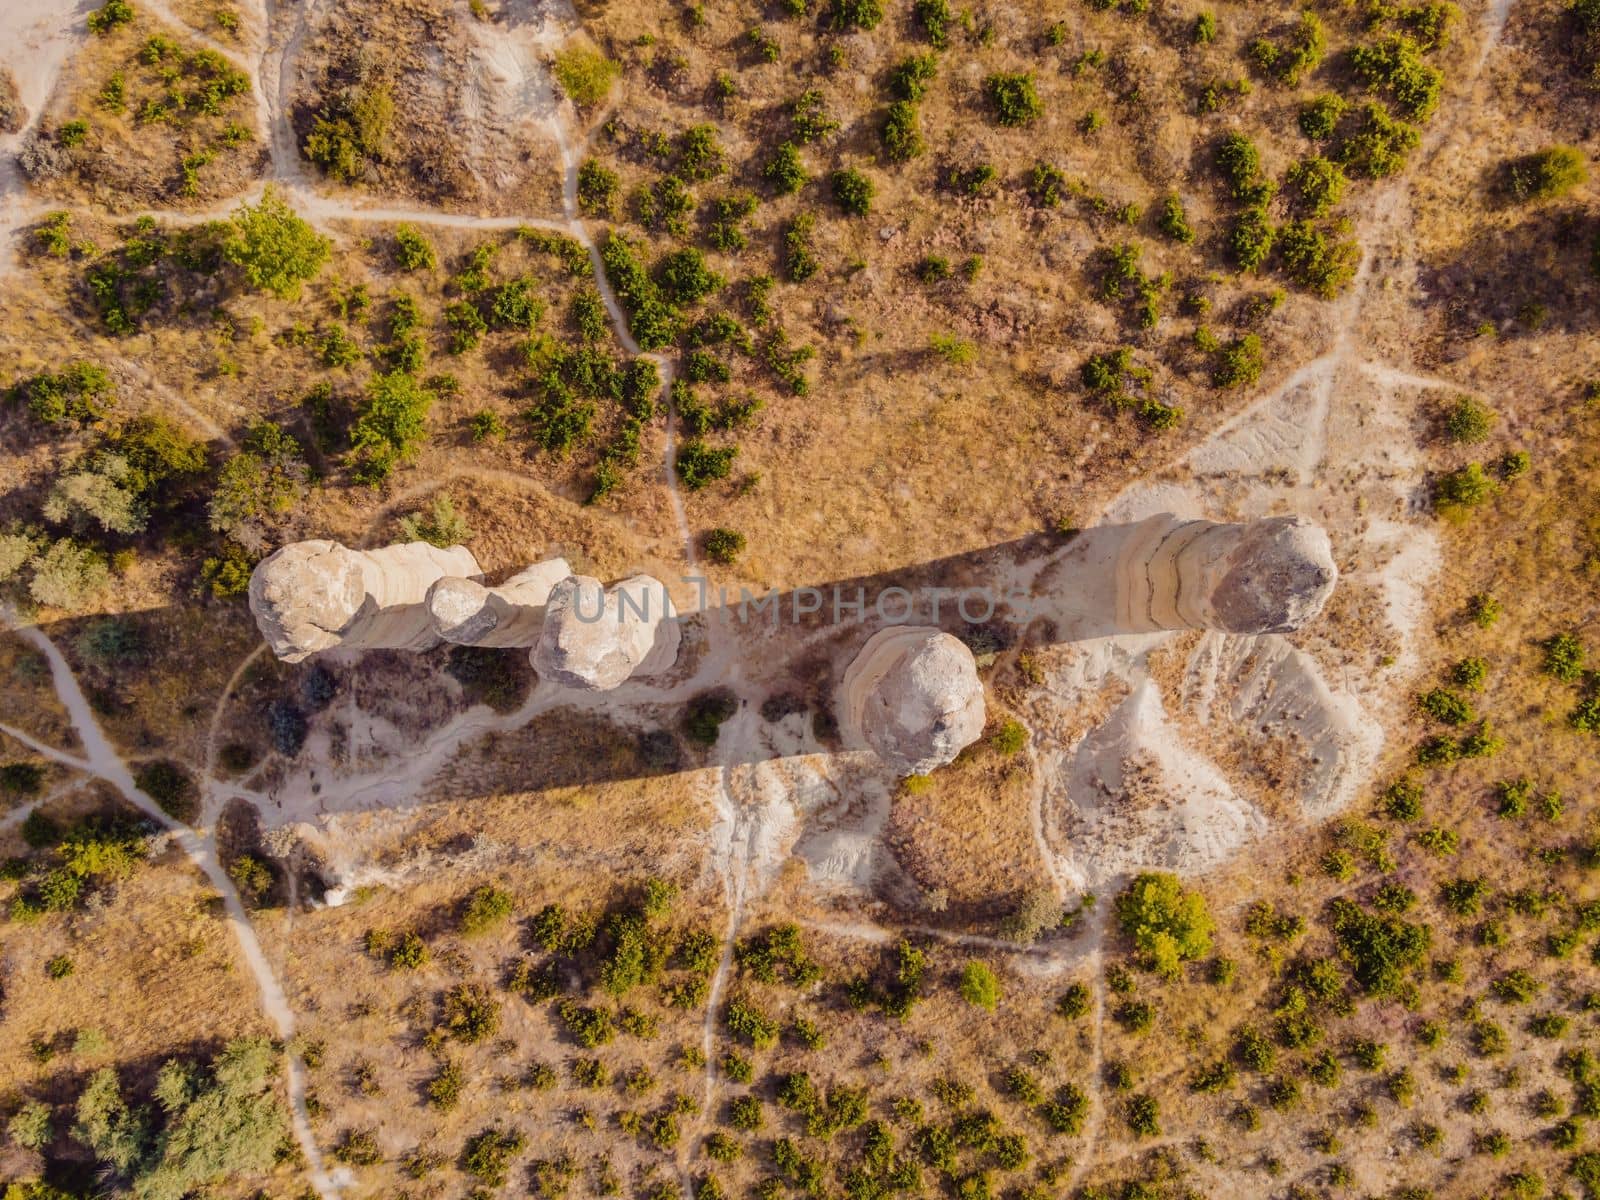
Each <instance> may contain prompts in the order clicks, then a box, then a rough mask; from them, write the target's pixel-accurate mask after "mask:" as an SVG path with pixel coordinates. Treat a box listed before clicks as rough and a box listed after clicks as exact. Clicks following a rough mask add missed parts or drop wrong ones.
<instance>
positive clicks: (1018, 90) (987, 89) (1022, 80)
mask: <svg viewBox="0 0 1600 1200" xmlns="http://www.w3.org/2000/svg"><path fill="white" fill-rule="evenodd" d="M983 93H984V95H985V96H986V97H987V98H988V100H989V105H990V107H991V108H992V109H993V111H994V116H995V119H996V120H997V121H999V122H1000V124H1002V125H1007V126H1013V127H1015V126H1021V125H1030V124H1032V123H1033V122H1034V121H1037V120H1038V119H1039V118H1040V117H1041V116H1043V115H1044V102H1043V101H1042V100H1040V99H1039V93H1038V91H1037V90H1036V89H1035V88H1034V85H1033V75H1032V73H1031V72H1027V73H1008V72H1004V71H997V72H996V73H994V74H993V75H990V76H988V78H986V79H985V80H984V81H983Z"/></svg>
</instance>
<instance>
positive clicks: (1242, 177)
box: [1217, 132, 1261, 200]
mask: <svg viewBox="0 0 1600 1200" xmlns="http://www.w3.org/2000/svg"><path fill="white" fill-rule="evenodd" d="M1217 169H1218V170H1219V171H1221V172H1222V177H1223V178H1224V179H1225V180H1227V182H1228V190H1229V194H1230V195H1232V197H1233V198H1234V199H1235V200H1243V199H1245V198H1246V197H1247V196H1249V194H1250V188H1251V186H1252V185H1253V184H1254V183H1255V181H1256V179H1257V178H1258V177H1259V176H1260V174H1261V151H1260V150H1258V149H1256V144H1255V143H1254V142H1252V141H1251V140H1250V139H1249V138H1248V137H1246V136H1245V135H1244V134H1242V133H1238V132H1234V133H1229V134H1228V135H1227V136H1225V137H1224V138H1223V139H1222V142H1221V143H1220V144H1219V145H1218V147H1217Z"/></svg>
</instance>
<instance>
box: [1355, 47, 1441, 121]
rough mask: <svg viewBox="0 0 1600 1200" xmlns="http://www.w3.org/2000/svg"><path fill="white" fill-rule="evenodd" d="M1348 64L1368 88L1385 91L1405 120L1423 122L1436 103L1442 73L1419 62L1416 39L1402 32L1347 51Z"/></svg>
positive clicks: (1420, 53) (1418, 49)
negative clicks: (1348, 55) (1348, 53)
mask: <svg viewBox="0 0 1600 1200" xmlns="http://www.w3.org/2000/svg"><path fill="white" fill-rule="evenodd" d="M1350 65H1351V67H1352V68H1353V69H1354V70H1355V73H1356V75H1357V76H1358V77H1359V78H1360V79H1361V80H1362V81H1363V82H1364V83H1366V84H1367V86H1368V87H1371V88H1382V89H1384V90H1386V91H1387V92H1388V93H1389V95H1390V96H1391V97H1392V98H1393V99H1394V103H1395V106H1396V107H1397V108H1398V109H1399V111H1400V115H1401V116H1403V117H1405V118H1406V119H1408V120H1412V121H1425V120H1427V119H1428V118H1429V117H1430V116H1432V115H1433V112H1434V110H1435V109H1436V108H1438V106H1439V94H1440V92H1441V90H1442V89H1443V86H1444V76H1443V75H1442V74H1441V73H1440V72H1439V71H1438V70H1437V69H1436V68H1434V67H1431V66H1429V65H1428V64H1427V63H1425V62H1423V61H1422V52H1421V50H1420V48H1419V47H1418V46H1417V44H1416V42H1414V41H1413V40H1412V39H1411V38H1409V37H1406V36H1405V35H1403V34H1395V33H1391V34H1386V35H1384V36H1383V37H1381V38H1379V39H1378V40H1377V41H1376V42H1374V43H1373V44H1372V45H1369V46H1357V47H1356V48H1355V49H1353V50H1352V51H1351V52H1350Z"/></svg>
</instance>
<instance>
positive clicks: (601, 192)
mask: <svg viewBox="0 0 1600 1200" xmlns="http://www.w3.org/2000/svg"><path fill="white" fill-rule="evenodd" d="M620 187H621V180H619V179H618V178H617V173H616V172H615V171H613V170H611V169H610V168H609V167H606V166H604V165H602V164H601V163H599V162H597V161H595V160H594V159H592V158H586V159H584V160H583V164H582V165H581V166H580V167H579V168H578V211H580V212H581V213H583V215H584V216H587V217H599V218H602V219H610V218H612V217H614V216H615V215H616V211H617V196H618V193H619V190H620Z"/></svg>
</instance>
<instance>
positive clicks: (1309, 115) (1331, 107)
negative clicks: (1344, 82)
mask: <svg viewBox="0 0 1600 1200" xmlns="http://www.w3.org/2000/svg"><path fill="white" fill-rule="evenodd" d="M1347 108H1349V105H1348V104H1346V103H1345V100H1344V97H1343V96H1340V95H1339V94H1338V93H1336V92H1327V93H1325V94H1323V95H1321V96H1317V97H1315V98H1314V99H1311V100H1308V101H1306V103H1305V104H1303V105H1301V107H1300V116H1299V125H1300V132H1301V133H1303V134H1305V135H1306V136H1307V137H1308V138H1311V139H1312V140H1313V141H1319V142H1320V141H1326V140H1327V139H1328V138H1331V137H1332V136H1333V133H1334V130H1335V129H1337V128H1338V126H1339V121H1340V119H1341V118H1342V117H1343V116H1344V114H1345V110H1346V109H1347Z"/></svg>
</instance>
